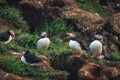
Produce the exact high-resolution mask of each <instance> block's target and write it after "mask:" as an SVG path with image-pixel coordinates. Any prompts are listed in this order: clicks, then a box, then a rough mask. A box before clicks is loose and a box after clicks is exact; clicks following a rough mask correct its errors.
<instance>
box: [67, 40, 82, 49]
mask: <svg viewBox="0 0 120 80" xmlns="http://www.w3.org/2000/svg"><path fill="white" fill-rule="evenodd" d="M69 47H70V48H72V49H78V48H81V47H80V44H79V43H78V42H76V41H73V40H70V41H69Z"/></svg>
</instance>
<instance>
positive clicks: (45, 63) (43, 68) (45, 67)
mask: <svg viewBox="0 0 120 80" xmlns="http://www.w3.org/2000/svg"><path fill="white" fill-rule="evenodd" d="M11 54H12V55H14V56H16V59H17V60H18V61H21V60H20V59H21V56H23V52H21V53H18V52H15V51H11ZM36 56H38V57H39V58H40V59H41V62H40V63H39V64H38V65H37V66H35V68H37V69H38V70H39V71H40V72H44V73H45V74H46V75H48V76H49V77H50V79H51V80H54V79H57V80H67V75H66V76H64V73H63V72H62V71H56V70H55V69H54V68H53V67H52V66H51V64H50V63H51V62H50V60H49V58H47V57H46V56H44V55H36Z"/></svg>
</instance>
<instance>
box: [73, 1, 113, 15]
mask: <svg viewBox="0 0 120 80" xmlns="http://www.w3.org/2000/svg"><path fill="white" fill-rule="evenodd" d="M74 1H75V2H76V4H77V5H78V6H79V7H80V8H82V9H84V10H86V11H89V12H98V13H100V14H102V15H105V16H109V15H111V13H110V12H109V11H106V10H104V9H103V8H102V7H101V6H100V4H99V1H100V0H74Z"/></svg>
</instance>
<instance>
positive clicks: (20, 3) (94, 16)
mask: <svg viewBox="0 0 120 80" xmlns="http://www.w3.org/2000/svg"><path fill="white" fill-rule="evenodd" d="M101 1H102V0H101ZM116 1H117V0H116ZM118 2H120V1H119V0H118ZM0 3H1V4H2V5H6V4H7V5H10V6H14V7H16V8H18V9H19V10H20V11H21V12H22V15H23V17H24V19H25V20H26V21H27V24H28V25H29V26H30V32H31V33H34V32H35V30H36V26H37V25H39V23H40V22H41V23H42V22H44V21H45V20H46V19H47V20H48V22H49V23H50V22H51V20H54V19H56V18H58V17H63V19H64V20H65V21H66V23H67V25H68V26H71V27H72V28H73V32H74V33H75V34H76V35H77V36H80V37H81V38H82V39H83V42H84V43H87V45H89V43H90V42H91V41H92V37H93V35H94V34H95V33H99V34H102V35H103V36H104V37H105V40H106V46H107V52H108V53H109V54H110V53H111V52H119V51H120V12H119V6H113V5H111V6H110V5H109V3H111V4H112V3H114V5H117V4H119V3H117V2H108V1H107V0H106V4H103V2H101V5H102V7H103V8H104V9H106V10H108V11H111V13H112V15H111V16H103V15H101V14H99V13H97V12H94V13H91V12H88V11H85V10H83V9H81V8H79V7H78V6H77V5H76V3H75V2H74V1H72V0H49V1H48V0H1V1H0ZM116 9H117V10H118V11H116ZM8 26H9V27H8ZM14 26H15V25H13V24H12V23H10V22H9V21H7V20H5V19H3V18H2V17H0V29H3V28H14ZM13 55H14V54H13ZM15 56H17V58H18V61H19V57H20V56H21V55H15ZM62 56H63V55H62ZM40 57H42V58H43V63H41V64H40V66H39V69H40V70H43V71H44V70H50V71H51V73H49V74H50V75H51V76H52V77H54V76H55V77H56V78H57V79H58V80H66V78H62V77H61V76H62V75H61V72H54V71H55V70H54V69H59V70H65V71H68V72H69V73H70V75H69V79H68V80H119V78H120V73H119V72H120V66H119V65H117V66H104V67H103V66H102V67H101V66H100V65H97V64H95V63H93V62H89V61H87V60H84V59H81V58H78V59H76V58H75V57H74V56H69V57H66V58H64V60H63V61H61V56H60V57H59V58H55V59H54V61H51V62H50V60H49V59H48V58H47V57H45V56H42V55H41V56H40ZM57 59H59V60H57ZM57 61H58V62H57ZM59 62H60V63H59ZM51 63H52V64H51ZM59 65H60V66H59ZM61 65H62V66H61ZM0 80H32V79H29V78H22V77H19V76H17V75H14V74H10V73H6V72H4V71H2V70H0Z"/></svg>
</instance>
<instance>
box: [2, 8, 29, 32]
mask: <svg viewBox="0 0 120 80" xmlns="http://www.w3.org/2000/svg"><path fill="white" fill-rule="evenodd" d="M0 16H1V17H3V18H5V19H6V20H8V21H9V22H11V23H13V24H14V25H15V26H16V27H17V28H19V29H22V30H23V31H28V29H29V27H28V25H27V23H26V21H25V20H24V19H23V17H22V15H21V12H20V11H19V10H18V9H16V8H14V7H10V6H5V7H1V6H0Z"/></svg>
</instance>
